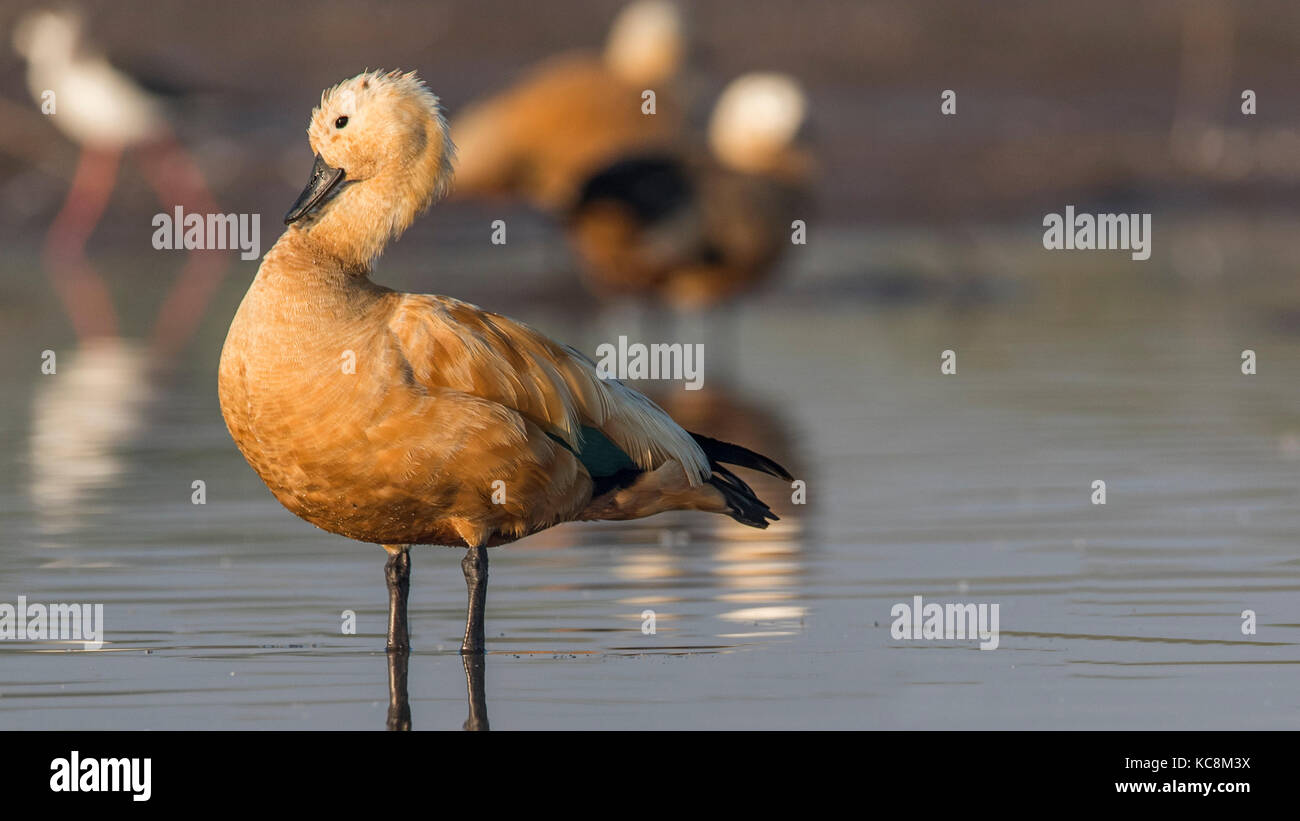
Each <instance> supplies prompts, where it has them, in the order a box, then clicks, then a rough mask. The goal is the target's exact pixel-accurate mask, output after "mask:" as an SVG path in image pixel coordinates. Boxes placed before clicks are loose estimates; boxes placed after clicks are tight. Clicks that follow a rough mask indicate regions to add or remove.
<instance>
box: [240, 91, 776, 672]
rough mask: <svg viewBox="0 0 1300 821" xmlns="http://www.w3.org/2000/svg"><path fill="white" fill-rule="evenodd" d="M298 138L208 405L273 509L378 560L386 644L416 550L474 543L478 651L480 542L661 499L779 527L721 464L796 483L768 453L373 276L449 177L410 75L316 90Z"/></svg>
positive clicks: (540, 340) (432, 115) (653, 504)
mask: <svg viewBox="0 0 1300 821" xmlns="http://www.w3.org/2000/svg"><path fill="white" fill-rule="evenodd" d="M308 137H309V141H310V143H311V147H312V149H313V150H314V151H315V154H316V160H315V166H314V168H313V169H312V174H311V180H310V182H309V183H308V185H307V188H306V190H304V191H303V193H302V195H301V197H300V198H299V199H298V201H297V202H296V203H295V204H294V206H293V208H292V209H291V210H290V211H289V213H288V215H287V216H286V217H285V222H286V223H287V224H288V226H289V227H288V229H287V230H286V231H285V233H284V235H283V236H281V237H280V239H279V240H278V241H277V242H276V244H275V246H274V247H273V248H272V249H271V250H270V251H269V252H268V253H267V254H266V256H265V258H264V259H263V261H262V265H261V268H260V270H259V271H258V273H257V277H256V278H255V279H254V281H253V283H252V285H251V286H250V288H249V290H248V293H247V294H246V295H245V297H244V300H243V302H242V303H241V304H240V306H239V310H238V312H237V313H236V315H235V318H234V321H233V322H232V323H231V326H230V332H229V335H228V336H227V338H226V344H225V348H224V350H223V351H222V355H221V365H220V385H219V390H220V401H221V409H222V413H223V415H224V416H225V420H226V425H227V427H228V428H229V430H230V434H231V436H232V437H233V438H234V440H235V442H236V444H237V445H238V446H239V448H240V450H241V451H242V452H243V454H244V456H245V458H246V459H247V460H248V462H249V464H250V465H251V466H252V467H253V469H254V470H255V471H256V472H257V473H258V475H259V476H261V478H262V480H263V481H264V482H265V483H266V484H267V486H268V487H269V488H270V490H271V492H272V493H273V494H274V495H275V497H276V498H277V499H278V500H279V501H280V502H281V503H282V504H283V505H284V506H285V507H287V508H288V509H289V510H290V511H292V512H294V513H296V514H297V515H298V516H300V517H302V518H303V519H306V520H307V521H308V522H311V523H312V524H314V525H316V526H318V527H320V528H323V529H324V530H327V531H330V532H331V533H337V534H340V535H343V536H346V537H349V538H352V539H356V540H358V541H362V542H370V543H375V544H380V545H383V546H384V547H385V549H386V550H387V551H388V553H389V558H388V563H387V565H386V578H387V580H388V586H389V605H390V609H389V631H388V646H389V648H390V649H391V650H397V651H403V650H406V649H407V648H409V639H408V632H407V625H406V598H407V590H408V587H409V573H410V558H409V552H408V548H409V547H410V545H413V544H434V545H446V546H453V547H462V548H467V552H466V555H465V559H464V561H463V562H462V568H463V570H464V573H465V579H466V584H467V587H468V590H469V608H468V614H467V618H466V629H465V639H464V642H463V643H462V645H461V650H462V652H463V653H467V654H470V653H481V652H482V651H483V646H484V642H483V608H484V603H485V596H486V590H487V567H488V558H487V548H488V547H489V546H494V545H501V544H505V543H507V542H512V541H514V540H516V539H519V538H521V537H523V536H527V535H528V534H530V533H535V532H537V531H539V530H542V529H544V528H548V527H551V526H552V525H555V524H558V523H561V522H568V521H578V520H597V519H605V520H609V519H635V518H639V517H642V516H650V515H653V514H655V513H660V512H662V511H668V510H701V511H708V512H712V513H724V514H727V515H729V516H731V517H732V518H734V519H736V520H737V521H739V522H741V523H744V524H747V525H751V526H753V527H766V526H767V524H768V521H769V520H774V519H775V518H776V517H775V516H774V515H773V514H772V512H771V510H770V509H769V508H768V506H767V505H765V504H764V503H763V502H762V501H760V500H759V499H758V497H757V496H755V495H754V492H753V491H752V490H751V489H750V488H749V487H748V486H747V485H746V484H745V483H744V482H743V481H742V480H741V479H739V478H738V477H736V475H735V474H733V473H732V472H731V471H730V470H728V469H727V468H726V467H724V466H723V464H722V463H728V464H733V465H740V466H744V467H747V468H752V469H755V470H759V471H763V472H765V473H769V474H772V475H775V476H779V477H782V478H786V479H789V478H790V477H789V474H788V473H787V471H786V470H785V469H784V468H782V467H781V466H780V465H777V464H776V463H775V462H773V461H771V460H770V459H767V458H766V457H764V456H760V455H759V454H757V453H754V452H752V451H749V450H746V449H745V448H742V447H739V446H736V445H730V444H727V443H724V442H718V441H716V440H713V439H710V438H708V437H705V436H700V435H697V434H692V433H688V432H687V431H685V430H683V429H682V428H681V427H680V426H678V425H677V424H676V423H675V422H673V420H672V419H671V418H670V417H669V416H668V415H667V414H666V413H664V412H663V411H662V410H661V409H660V408H659V407H658V406H656V405H655V404H654V403H653V402H651V401H650V400H649V399H646V398H645V397H644V396H642V395H641V394H639V393H637V392H636V391H634V390H632V389H630V388H628V387H626V386H624V385H623V384H621V383H619V382H617V381H613V380H607V379H602V378H601V376H600V375H599V374H598V372H597V370H596V368H595V366H594V365H593V363H592V362H591V360H589V359H587V358H586V357H584V356H583V355H582V354H580V353H578V352H577V351H575V350H573V349H572V348H568V347H566V346H564V345H560V344H558V343H556V342H553V341H551V340H550V339H548V338H546V337H545V336H543V335H542V334H540V333H538V332H536V331H534V330H533V329H531V328H529V327H528V326H526V325H524V324H522V323H519V322H516V321H514V320H512V319H508V318H506V317H504V316H501V315H499V314H494V313H489V312H487V311H484V310H481V309H479V308H477V307H475V306H473V305H469V304H466V303H464V302H460V301H457V300H455V299H451V298H448V297H442V296H428V295H422V294H409V293H401V292H398V291H394V290H391V289H389V288H385V287H382V286H380V285H376V284H374V283H373V282H371V280H370V275H371V272H372V266H373V265H374V263H375V261H376V259H377V258H378V257H379V255H380V253H381V252H382V251H383V249H384V247H385V245H387V244H388V242H390V241H391V240H393V239H394V238H396V237H397V236H398V235H400V234H401V233H402V231H403V230H405V229H406V228H407V226H409V225H410V224H411V222H412V220H414V219H415V217H416V216H417V215H418V214H419V213H420V212H422V211H423V210H424V209H426V208H427V207H428V206H429V205H430V204H431V203H432V202H433V201H434V200H435V199H436V198H438V197H439V196H440V195H442V194H443V193H444V192H445V191H446V190H447V188H448V186H449V184H450V182H451V178H452V161H453V155H454V149H453V146H452V142H451V140H450V138H449V136H448V131H447V126H446V123H445V121H444V119H443V114H442V111H441V108H440V106H439V103H438V100H437V98H436V97H435V96H434V95H433V94H432V93H430V91H429V90H428V89H427V88H426V87H425V86H424V84H423V83H422V82H421V81H420V80H419V79H418V78H417V77H416V76H415V75H414V74H413V73H412V74H401V73H378V72H369V73H365V74H361V75H358V76H357V77H354V78H352V79H350V80H346V81H344V82H343V83H340V84H339V85H337V86H335V87H334V88H332V89H330V90H328V91H326V92H325V93H324V94H323V95H322V97H321V101H320V105H319V107H318V108H316V110H315V111H314V112H313V113H312V117H311V123H310V126H309V128H308Z"/></svg>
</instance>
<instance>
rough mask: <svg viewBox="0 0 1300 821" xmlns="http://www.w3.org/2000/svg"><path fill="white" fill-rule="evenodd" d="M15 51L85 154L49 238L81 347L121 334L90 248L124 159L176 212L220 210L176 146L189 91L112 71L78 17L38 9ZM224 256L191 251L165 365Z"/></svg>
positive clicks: (176, 289) (23, 21)
mask: <svg viewBox="0 0 1300 821" xmlns="http://www.w3.org/2000/svg"><path fill="white" fill-rule="evenodd" d="M13 46H14V49H15V50H16V51H17V52H18V53H19V54H20V55H21V56H22V57H23V58H24V60H25V61H26V63H27V72H26V81H27V88H28V91H29V92H30V93H31V96H32V98H33V100H34V101H35V102H36V103H37V104H38V105H40V106H42V111H43V112H44V113H46V114H48V115H49V116H48V117H47V118H46V119H48V120H49V121H50V122H51V123H52V124H53V125H54V127H55V128H56V129H57V130H59V131H60V132H62V133H63V135H64V136H65V137H67V138H68V139H69V140H71V141H72V142H73V143H75V144H76V145H78V146H79V147H80V153H79V158H78V161H77V168H76V171H75V172H74V174H73V180H72V186H71V188H70V189H69V191H68V193H67V195H66V197H65V199H64V201H63V205H62V206H61V208H60V209H59V212H58V214H57V215H56V216H55V218H54V221H53V223H52V224H51V226H50V229H49V231H48V232H47V234H46V236H45V242H44V251H43V258H44V263H45V266H46V268H47V270H48V271H49V274H50V278H51V280H52V282H53V284H54V286H55V290H56V291H57V292H58V296H59V299H60V300H61V302H62V303H63V306H64V309H65V311H66V313H67V314H68V316H69V319H70V321H71V323H72V326H73V330H74V332H75V333H76V335H77V338H78V341H79V344H80V345H82V346H86V345H91V344H99V342H98V340H105V339H106V340H110V341H111V340H115V339H117V338H118V336H119V334H120V333H121V328H120V323H119V321H118V316H117V312H116V309H115V308H114V306H113V302H112V299H111V297H110V293H109V287H108V284H107V283H106V282H105V280H104V278H103V277H102V275H100V273H99V272H98V271H97V270H96V269H95V267H94V266H93V265H92V264H91V262H90V261H89V259H88V258H87V256H86V253H85V246H86V243H87V241H88V240H89V239H90V237H91V235H92V234H93V233H94V231H95V228H96V226H97V225H98V224H99V221H100V219H101V218H102V216H103V214H104V210H105V209H106V208H107V206H108V201H109V198H110V196H111V195H112V192H113V189H114V187H115V186H116V185H117V180H118V176H119V174H120V169H121V164H122V158H123V155H124V154H125V153H126V152H134V153H135V154H136V155H137V156H138V160H139V163H140V167H141V169H142V170H143V171H144V175H145V180H146V182H148V184H149V185H150V186H151V187H152V188H153V190H154V193H155V194H156V195H157V198H158V201H159V202H160V203H162V204H163V205H165V206H166V207H168V208H171V207H172V206H175V205H181V206H182V207H183V208H184V210H185V211H187V212H190V213H200V214H204V213H213V212H215V211H216V210H217V208H216V205H215V203H214V199H213V197H212V194H211V193H210V192H209V189H208V186H207V183H206V181H205V180H204V177H203V174H202V171H201V170H200V168H199V165H198V163H197V162H196V161H195V159H194V158H193V156H192V155H191V154H190V152H189V151H187V150H186V149H185V147H184V146H183V145H182V144H181V142H180V141H179V140H178V139H177V138H176V137H175V133H174V129H173V128H172V125H171V118H172V117H173V116H174V110H173V108H172V105H171V101H170V100H169V99H168V96H171V97H173V98H174V97H177V96H180V95H181V94H182V90H181V89H179V88H178V87H176V86H175V85H169V84H166V83H158V82H156V81H152V80H150V79H147V78H146V77H144V76H142V75H141V74H140V73H138V72H136V73H132V72H129V71H126V70H124V69H122V68H121V67H120V66H118V65H115V64H113V63H112V62H110V61H109V60H108V59H107V58H106V57H105V55H104V53H103V51H102V49H101V48H100V47H99V46H98V45H97V44H96V43H95V42H94V40H93V38H92V37H91V36H90V34H89V33H88V31H87V21H86V19H85V17H84V16H83V15H82V14H81V13H80V12H78V11H76V10H73V9H57V10H56V9H41V8H38V9H34V10H32V11H29V12H27V13H25V14H24V15H23V16H22V17H21V18H19V20H18V21H17V23H16V25H15V26H14V29H13ZM224 270H225V262H224V260H223V258H222V256H221V255H220V254H218V253H213V252H211V251H191V252H189V254H188V257H187V260H186V264H185V267H184V268H183V270H182V271H181V274H180V276H179V278H178V279H177V280H176V282H175V283H174V284H173V286H172V287H171V289H170V291H169V292H168V294H167V296H166V297H165V298H164V301H163V304H162V307H161V308H160V309H159V311H158V314H157V320H156V322H155V324H154V328H153V331H152V335H151V341H150V348H149V350H150V352H151V356H154V357H156V358H158V359H160V360H165V359H168V358H170V357H171V356H173V355H174V354H175V353H176V352H178V351H179V349H180V348H182V347H183V346H184V345H185V344H186V343H187V342H188V341H189V340H190V339H191V338H192V337H193V335H194V333H195V331H196V330H197V327H198V325H199V324H200V322H201V321H202V318H203V315H204V313H205V312H206V309H207V305H208V304H209V302H210V301H211V299H212V297H213V295H214V294H215V292H216V290H217V288H218V286H219V285H220V283H221V280H222V278H223V276H224Z"/></svg>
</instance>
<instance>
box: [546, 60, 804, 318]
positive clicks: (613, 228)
mask: <svg viewBox="0 0 1300 821" xmlns="http://www.w3.org/2000/svg"><path fill="white" fill-rule="evenodd" d="M806 108H807V104H806V101H805V98H804V95H803V92H802V90H800V88H799V86H798V84H797V83H795V82H794V80H792V79H791V78H789V77H787V76H785V75H780V74H748V75H745V76H742V77H740V78H738V79H736V80H735V81H733V82H732V83H731V84H730V85H729V86H728V87H727V88H726V90H725V91H724V92H723V94H722V96H721V97H720V98H719V100H718V103H717V105H716V106H715V108H714V111H713V115H712V118H711V120H710V123H709V135H708V136H709V147H710V149H711V152H710V154H709V155H707V156H705V155H704V154H703V152H695V153H683V152H665V151H652V152H641V153H635V154H631V155H624V156H622V157H620V158H619V159H618V160H617V161H615V162H614V163H612V164H610V165H608V166H606V167H604V168H602V169H601V170H600V171H598V172H597V173H596V174H594V175H593V176H591V177H590V178H589V179H588V180H587V181H586V182H585V183H584V184H583V186H582V188H581V190H580V193H579V195H578V199H577V201H576V204H575V205H574V207H573V209H572V210H571V213H570V215H569V225H568V227H569V236H570V239H571V240H572V242H573V245H574V247H575V249H576V250H577V252H578V255H579V257H581V259H582V262H583V268H584V273H585V274H586V276H587V279H588V281H589V283H590V284H591V285H592V286H593V287H594V288H595V290H597V291H598V292H601V293H605V294H608V295H616V294H634V295H645V296H651V297H654V298H656V299H658V300H659V301H662V302H664V303H667V304H668V305H669V306H671V307H673V308H675V309H679V310H698V309H703V308H707V307H710V306H713V305H715V304H718V303H720V302H723V301H725V300H726V299H728V298H730V297H732V296H734V295H736V294H739V293H742V292H744V291H747V290H749V289H751V288H753V287H754V286H755V285H757V284H758V283H759V282H760V281H761V279H762V278H763V277H764V275H765V274H767V273H768V272H769V271H770V270H771V268H772V267H773V266H774V265H775V263H776V261H777V260H778V259H779V257H780V256H781V252H782V251H783V250H784V249H785V248H786V247H787V246H788V245H790V244H791V236H792V230H793V229H792V223H793V222H794V221H795V220H796V219H799V218H802V217H806V213H805V211H804V209H805V207H806V204H807V195H808V186H809V182H810V177H811V170H812V169H811V163H810V160H809V158H808V156H807V154H806V153H805V152H804V150H803V149H801V148H800V147H799V146H798V145H797V144H796V138H797V135H798V133H799V130H800V127H801V125H802V123H803V121H804V116H805V111H806Z"/></svg>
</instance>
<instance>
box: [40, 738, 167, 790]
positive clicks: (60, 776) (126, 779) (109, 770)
mask: <svg viewBox="0 0 1300 821" xmlns="http://www.w3.org/2000/svg"><path fill="white" fill-rule="evenodd" d="M50 772H52V773H53V775H51V776H50V791H51V792H129V793H131V800H132V801H148V800H149V797H150V796H151V795H153V785H152V783H151V782H152V781H153V778H152V775H153V759H152V758H144V759H140V758H82V757H81V753H80V752H78V751H77V750H73V751H72V754H71V755H69V756H68V757H67V758H56V759H54V760H53V761H51V762H50Z"/></svg>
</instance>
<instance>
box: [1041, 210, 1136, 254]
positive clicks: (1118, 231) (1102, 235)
mask: <svg viewBox="0 0 1300 821" xmlns="http://www.w3.org/2000/svg"><path fill="white" fill-rule="evenodd" d="M1043 227H1044V228H1046V229H1047V230H1046V231H1044V232H1043V247H1044V248H1046V249H1047V250H1049V251H1093V250H1098V251H1132V252H1133V254H1132V256H1133V259H1139V260H1144V259H1150V258H1151V215H1150V214H1097V215H1095V216H1094V215H1092V214H1075V213H1074V206H1073V205H1067V206H1065V216H1064V217H1063V216H1061V215H1060V214H1048V215H1047V216H1045V217H1043Z"/></svg>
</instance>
